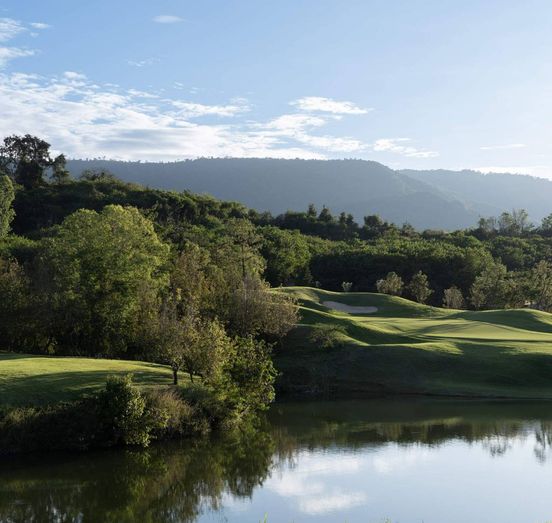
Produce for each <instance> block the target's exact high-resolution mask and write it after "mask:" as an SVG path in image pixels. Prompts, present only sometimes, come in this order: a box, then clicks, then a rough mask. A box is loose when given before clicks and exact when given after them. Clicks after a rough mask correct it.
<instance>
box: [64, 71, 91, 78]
mask: <svg viewBox="0 0 552 523" xmlns="http://www.w3.org/2000/svg"><path fill="white" fill-rule="evenodd" d="M63 76H64V77H65V78H67V79H68V80H86V75H85V74H82V73H77V72H75V71H65V72H64V73H63Z"/></svg>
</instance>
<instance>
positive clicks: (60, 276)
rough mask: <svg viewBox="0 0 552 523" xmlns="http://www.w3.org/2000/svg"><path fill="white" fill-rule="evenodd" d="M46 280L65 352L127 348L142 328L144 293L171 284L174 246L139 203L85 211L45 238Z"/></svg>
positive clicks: (56, 335)
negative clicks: (167, 269) (169, 274)
mask: <svg viewBox="0 0 552 523" xmlns="http://www.w3.org/2000/svg"><path fill="white" fill-rule="evenodd" d="M42 250H43V255H42V262H43V263H42V265H43V267H44V268H45V270H46V276H45V278H43V281H44V282H45V285H46V289H45V293H46V295H47V296H48V297H49V302H50V304H49V309H51V310H53V311H54V312H55V324H51V322H49V323H50V324H49V325H48V328H50V329H51V332H52V336H54V338H55V339H56V343H57V347H59V348H60V349H62V350H64V351H65V352H83V353H89V354H110V353H115V354H117V353H122V352H125V351H126V350H127V349H128V346H129V344H130V343H131V342H132V337H133V335H134V333H135V332H136V329H137V326H136V322H137V318H138V313H139V311H140V307H141V301H142V296H143V293H144V292H152V293H154V294H155V293H156V292H157V291H158V289H160V288H162V287H164V286H166V284H167V280H168V278H167V276H166V273H165V271H164V268H165V264H166V262H167V258H168V253H169V248H168V246H167V245H165V244H164V243H162V242H161V241H160V240H159V238H158V237H157V234H156V233H155V231H154V228H153V224H152V223H151V222H150V221H149V220H147V219H146V218H144V217H143V216H142V215H141V214H140V212H139V211H138V210H137V209H135V208H132V207H127V208H123V207H121V206H118V205H108V206H106V207H105V208H104V209H103V210H102V211H101V212H100V213H97V212H95V211H90V210H83V209H82V210H80V211H77V212H75V213H74V214H72V215H70V216H69V217H67V218H66V219H65V221H64V222H63V223H62V225H61V226H60V227H59V228H58V229H57V232H56V234H55V235H54V236H53V237H51V238H46V239H44V240H43V241H42Z"/></svg>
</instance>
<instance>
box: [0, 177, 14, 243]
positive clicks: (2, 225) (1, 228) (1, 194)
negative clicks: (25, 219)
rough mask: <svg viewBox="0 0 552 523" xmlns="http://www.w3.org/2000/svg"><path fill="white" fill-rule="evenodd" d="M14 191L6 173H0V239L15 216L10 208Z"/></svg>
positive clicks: (7, 230)
mask: <svg viewBox="0 0 552 523" xmlns="http://www.w3.org/2000/svg"><path fill="white" fill-rule="evenodd" d="M14 199H15V191H14V188H13V184H12V181H11V180H10V179H9V178H8V176H6V175H0V240H1V239H2V238H3V237H4V236H6V235H7V234H8V232H9V230H10V224H11V222H12V220H13V218H14V216H15V211H14V210H13V208H12V203H13V200H14Z"/></svg>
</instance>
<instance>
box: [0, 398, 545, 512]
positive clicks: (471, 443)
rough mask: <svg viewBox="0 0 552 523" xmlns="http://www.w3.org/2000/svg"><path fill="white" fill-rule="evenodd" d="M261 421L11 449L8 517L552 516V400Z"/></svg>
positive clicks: (294, 414) (4, 492) (3, 472)
mask: <svg viewBox="0 0 552 523" xmlns="http://www.w3.org/2000/svg"><path fill="white" fill-rule="evenodd" d="M266 418H267V419H266V422H265V423H263V426H262V427H261V428H256V429H253V428H251V429H248V430H247V431H244V432H243V433H242V434H240V435H232V436H227V437H218V438H214V439H208V438H206V439H204V440H202V441H199V442H194V443H193V444H191V443H189V442H187V443H181V442H170V443H161V444H157V445H155V446H153V447H151V448H149V449H147V450H144V451H136V450H130V451H129V450H115V451H111V450H110V451H101V452H93V453H86V454H59V453H58V454H52V455H48V456H26V457H23V458H22V457H18V458H17V459H4V460H3V461H2V462H1V464H0V521H1V522H26V521H36V522H42V521H44V522H46V521H59V522H69V521H79V522H84V523H86V522H94V523H95V522H117V523H119V522H131V521H137V522H152V523H153V522H198V523H204V522H229V523H249V522H251V523H258V522H260V521H264V519H265V516H266V521H268V523H292V522H293V523H301V522H315V521H316V522H332V523H345V522H347V523H382V522H384V521H389V522H393V523H395V522H400V523H411V522H412V523H422V522H423V523H468V522H473V523H482V522H489V523H544V522H547V521H552V495H551V493H552V449H551V447H550V445H551V444H552V403H540V402H505V401H475V400H474V401H469V402H466V401H458V400H430V399H416V400H413V399H393V400H389V399H388V400H381V399H378V400H349V401H324V402H321V401H317V402H286V403H279V404H276V405H275V406H273V408H272V409H271V411H270V412H269V413H268V415H267V417H266Z"/></svg>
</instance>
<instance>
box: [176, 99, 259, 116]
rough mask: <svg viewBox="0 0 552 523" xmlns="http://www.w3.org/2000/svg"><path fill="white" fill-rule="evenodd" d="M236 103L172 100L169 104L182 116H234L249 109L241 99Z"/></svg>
mask: <svg viewBox="0 0 552 523" xmlns="http://www.w3.org/2000/svg"><path fill="white" fill-rule="evenodd" d="M237 102H238V103H237V104H230V105H204V104H200V103H193V102H180V101H172V102H171V104H172V105H173V106H174V107H176V108H177V109H178V111H179V115H180V116H182V117H184V118H197V117H199V116H235V115H236V114H239V113H243V112H247V111H249V109H250V108H249V106H248V105H247V104H246V103H244V101H243V100H237Z"/></svg>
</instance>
